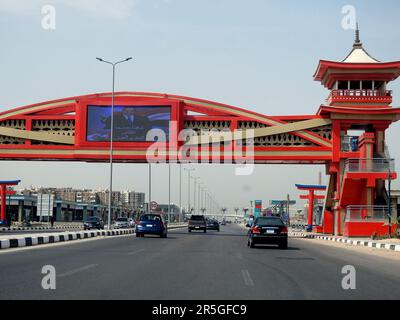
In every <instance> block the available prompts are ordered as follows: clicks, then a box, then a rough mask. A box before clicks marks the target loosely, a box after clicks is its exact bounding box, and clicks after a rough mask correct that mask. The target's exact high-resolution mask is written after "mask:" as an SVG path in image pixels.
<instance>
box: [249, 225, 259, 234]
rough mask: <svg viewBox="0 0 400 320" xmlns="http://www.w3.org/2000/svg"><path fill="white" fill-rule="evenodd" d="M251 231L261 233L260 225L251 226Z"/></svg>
mask: <svg viewBox="0 0 400 320" xmlns="http://www.w3.org/2000/svg"><path fill="white" fill-rule="evenodd" d="M251 232H252V233H257V234H259V233H260V230H258V227H257V226H254V227H253V228H251Z"/></svg>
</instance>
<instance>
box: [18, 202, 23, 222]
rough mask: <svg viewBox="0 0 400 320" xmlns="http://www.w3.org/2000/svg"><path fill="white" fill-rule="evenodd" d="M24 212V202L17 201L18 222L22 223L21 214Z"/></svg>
mask: <svg viewBox="0 0 400 320" xmlns="http://www.w3.org/2000/svg"><path fill="white" fill-rule="evenodd" d="M23 211H24V201H23V200H22V201H18V222H19V223H21V222H22V213H23Z"/></svg>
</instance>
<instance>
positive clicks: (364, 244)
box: [294, 232, 400, 251]
mask: <svg viewBox="0 0 400 320" xmlns="http://www.w3.org/2000/svg"><path fill="white" fill-rule="evenodd" d="M294 233H296V234H298V236H301V237H304V238H309V239H319V240H326V241H333V242H340V243H345V244H349V245H352V246H359V247H368V248H375V249H383V250H390V251H400V244H390V243H380V242H375V241H368V240H352V239H347V238H339V237H331V236H319V235H315V234H307V233H304V232H294Z"/></svg>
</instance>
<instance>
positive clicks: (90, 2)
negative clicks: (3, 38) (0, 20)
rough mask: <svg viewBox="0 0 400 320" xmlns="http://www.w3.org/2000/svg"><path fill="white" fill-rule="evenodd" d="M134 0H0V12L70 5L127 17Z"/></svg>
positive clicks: (34, 11)
mask: <svg viewBox="0 0 400 320" xmlns="http://www.w3.org/2000/svg"><path fill="white" fill-rule="evenodd" d="M135 3H136V0H113V1H110V0H47V1H46V0H29V1H27V0H0V12H5V13H18V14H40V12H41V7H42V6H44V5H47V4H49V5H53V6H54V7H55V8H56V10H61V9H62V8H63V7H70V8H73V9H76V10H78V11H81V12H86V13H88V14H91V15H94V16H105V17H110V18H115V19H123V18H127V17H129V16H130V15H131V14H132V12H133V9H134V6H135Z"/></svg>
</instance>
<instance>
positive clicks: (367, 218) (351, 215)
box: [345, 205, 389, 223]
mask: <svg viewBox="0 0 400 320" xmlns="http://www.w3.org/2000/svg"><path fill="white" fill-rule="evenodd" d="M388 215H389V207H388V206H366V205H359V206H355V205H352V206H347V210H346V218H345V221H346V222H382V223H388V222H389V217H388Z"/></svg>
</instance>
